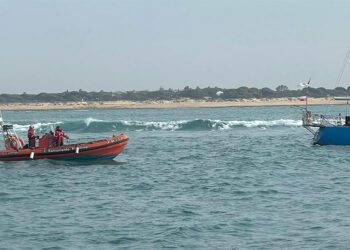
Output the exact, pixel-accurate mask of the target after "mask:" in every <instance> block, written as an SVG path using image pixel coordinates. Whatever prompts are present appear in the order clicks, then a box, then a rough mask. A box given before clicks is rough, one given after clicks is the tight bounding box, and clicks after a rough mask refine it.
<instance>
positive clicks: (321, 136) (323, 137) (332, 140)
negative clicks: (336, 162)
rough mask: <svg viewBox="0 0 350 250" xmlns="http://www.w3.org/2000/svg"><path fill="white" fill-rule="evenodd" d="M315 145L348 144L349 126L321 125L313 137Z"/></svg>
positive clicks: (349, 136) (349, 143)
mask: <svg viewBox="0 0 350 250" xmlns="http://www.w3.org/2000/svg"><path fill="white" fill-rule="evenodd" d="M314 144H317V145H350V126H335V127H321V128H319V130H318V132H317V133H316V135H315V138H314Z"/></svg>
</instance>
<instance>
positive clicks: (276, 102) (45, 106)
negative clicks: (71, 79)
mask: <svg viewBox="0 0 350 250" xmlns="http://www.w3.org/2000/svg"><path fill="white" fill-rule="evenodd" d="M341 104H346V102H345V101H335V100H334V99H331V98H309V99H308V105H341ZM304 105H305V101H300V100H298V98H273V99H266V98H264V99H237V100H230V101H225V100H219V101H212V100H193V99H183V100H171V101H165V100H164V101H142V102H135V101H105V102H67V103H63V102H59V103H9V104H0V110H3V111H42V110H75V109H77V110H79V109H179V108H226V107H266V106H304Z"/></svg>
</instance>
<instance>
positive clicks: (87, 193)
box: [0, 106, 350, 249]
mask: <svg viewBox="0 0 350 250" xmlns="http://www.w3.org/2000/svg"><path fill="white" fill-rule="evenodd" d="M311 109H312V110H314V111H319V112H323V111H325V112H329V113H332V114H338V113H339V112H345V107H344V106H329V107H312V108H311ZM3 115H4V118H5V119H6V120H7V121H9V122H11V123H14V124H15V127H16V128H17V131H18V133H19V134H20V135H22V136H24V137H25V134H26V129H27V127H28V125H29V124H34V125H35V127H36V129H37V132H38V133H40V134H43V133H45V132H47V131H48V130H49V129H50V127H52V126H55V125H57V124H60V125H61V127H62V128H63V129H64V130H65V131H66V132H68V134H69V135H70V137H71V139H70V142H72V143H73V142H78V141H89V140H95V139H101V138H104V137H107V136H110V135H112V134H119V133H126V134H128V135H129V137H130V141H129V145H128V146H127V148H126V150H125V151H124V153H123V154H121V155H120V156H118V157H117V158H116V159H115V160H113V161H112V160H110V161H101V162H98V161H97V162H65V161H52V160H40V161H28V162H11V163H0V249H120V248H125V249H162V248H182V249H326V248H333V249H347V248H349V245H350V234H349V231H350V216H349V211H350V158H349V154H350V147H342V146H322V147H320V146H313V145H312V144H311V140H312V135H311V134H310V133H309V132H308V131H306V130H305V129H303V128H302V127H301V119H300V118H301V114H300V112H299V111H298V110H297V109H293V108H289V107H262V108H216V109H148V110H147V109H146V110H144V109H132V110H128V109H120V110H73V111H45V112H44V111H40V112H39V111H36V112H24V111H21V112H10V111H8V112H3Z"/></svg>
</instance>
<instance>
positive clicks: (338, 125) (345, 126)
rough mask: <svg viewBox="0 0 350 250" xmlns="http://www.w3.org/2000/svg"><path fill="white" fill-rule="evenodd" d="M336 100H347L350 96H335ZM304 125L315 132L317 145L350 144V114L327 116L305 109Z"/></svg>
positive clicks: (314, 140)
mask: <svg viewBox="0 0 350 250" xmlns="http://www.w3.org/2000/svg"><path fill="white" fill-rule="evenodd" d="M334 99H335V100H347V101H348V102H349V100H350V97H334ZM302 120H303V127H304V128H306V129H307V130H308V131H310V132H311V133H312V134H313V136H314V137H313V144H315V145H350V116H347V115H346V116H342V115H341V114H339V115H338V116H326V115H319V114H314V113H312V112H311V111H309V110H308V108H307V105H306V108H305V109H304V110H303V119H302Z"/></svg>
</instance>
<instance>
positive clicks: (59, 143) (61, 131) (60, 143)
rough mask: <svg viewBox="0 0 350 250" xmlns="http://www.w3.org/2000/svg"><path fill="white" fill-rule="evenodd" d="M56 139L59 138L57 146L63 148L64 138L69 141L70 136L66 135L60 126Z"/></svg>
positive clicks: (57, 128)
mask: <svg viewBox="0 0 350 250" xmlns="http://www.w3.org/2000/svg"><path fill="white" fill-rule="evenodd" d="M55 137H56V138H57V146H63V144H64V138H66V139H69V137H68V135H66V134H65V133H64V131H63V130H62V129H61V128H60V126H57V127H56V130H55Z"/></svg>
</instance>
